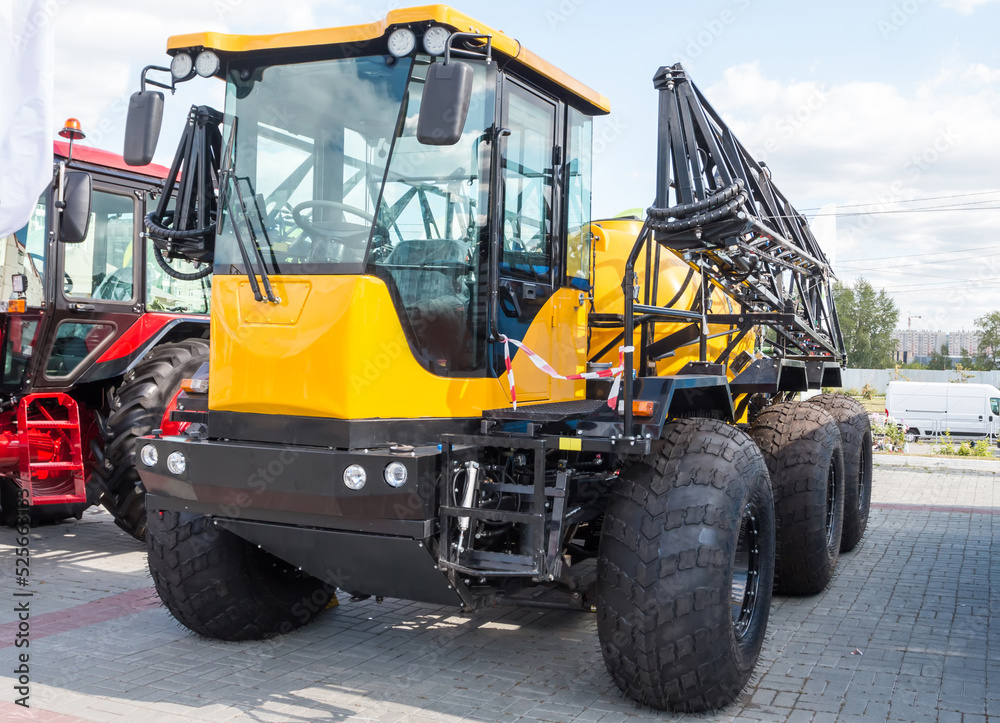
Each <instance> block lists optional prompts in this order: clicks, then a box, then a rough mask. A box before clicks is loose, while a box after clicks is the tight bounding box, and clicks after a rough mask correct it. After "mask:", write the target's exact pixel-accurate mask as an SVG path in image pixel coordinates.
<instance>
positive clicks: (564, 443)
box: [559, 437, 583, 452]
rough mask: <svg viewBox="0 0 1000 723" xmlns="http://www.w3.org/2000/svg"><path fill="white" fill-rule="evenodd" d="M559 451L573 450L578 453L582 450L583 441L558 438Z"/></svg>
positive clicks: (575, 438)
mask: <svg viewBox="0 0 1000 723" xmlns="http://www.w3.org/2000/svg"><path fill="white" fill-rule="evenodd" d="M559 449H573V450H576V451H577V452H579V451H580V450H581V449H583V440H582V439H580V438H579V437H560V438H559Z"/></svg>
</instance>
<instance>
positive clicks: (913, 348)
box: [892, 329, 979, 364]
mask: <svg viewBox="0 0 1000 723" xmlns="http://www.w3.org/2000/svg"><path fill="white" fill-rule="evenodd" d="M892 338H893V339H895V341H896V361H897V362H899V363H901V364H906V363H907V362H911V361H914V360H917V361H924V360H926V358H927V357H930V355H931V354H933V353H934V352H939V351H941V347H942V346H943V345H947V347H948V356H952V357H955V358H958V357H960V356H961V355H962V350H963V349H964V350H965V351H967V352H969V354H970V355H972V356H975V355H976V352H978V351H979V334H978V333H976V332H974V331H920V330H917V329H897V330H896V331H894V332H893V333H892Z"/></svg>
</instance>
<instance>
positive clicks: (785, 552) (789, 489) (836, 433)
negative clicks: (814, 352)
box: [750, 402, 844, 595]
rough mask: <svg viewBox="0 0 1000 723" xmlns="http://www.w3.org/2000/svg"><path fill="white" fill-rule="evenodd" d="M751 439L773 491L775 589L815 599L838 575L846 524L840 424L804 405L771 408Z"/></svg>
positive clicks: (754, 428) (790, 403)
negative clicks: (769, 477)
mask: <svg viewBox="0 0 1000 723" xmlns="http://www.w3.org/2000/svg"><path fill="white" fill-rule="evenodd" d="M750 436H751V437H753V439H754V441H756V442H757V444H758V445H759V446H760V450H761V452H763V454H764V459H765V460H766V461H767V469H768V472H770V474H771V487H772V489H773V491H774V516H775V519H776V521H777V542H776V546H775V547H776V558H777V559H776V562H775V572H774V580H775V590H776V591H777V592H779V593H784V594H786V595H814V594H816V593H818V592H821V591H822V590H823V588H825V587H826V585H827V584H828V583H829V582H830V579H831V578H832V577H833V570H834V568H835V567H836V565H837V558H838V557H839V555H840V541H841V536H842V532H843V526H844V448H843V443H842V442H841V439H840V430H839V429H838V427H837V422H836V420H835V419H834V418H833V417H831V416H830V414H829V413H827V412H825V411H823V410H822V409H820V408H818V407H814V406H812V405H810V404H807V403H804V402H784V403H782V404H775V405H774V406H771V407H768V408H767V409H765V410H764V411H763V412H761V414H760V416H759V417H757V421H756V422H754V425H753V427H751V429H750Z"/></svg>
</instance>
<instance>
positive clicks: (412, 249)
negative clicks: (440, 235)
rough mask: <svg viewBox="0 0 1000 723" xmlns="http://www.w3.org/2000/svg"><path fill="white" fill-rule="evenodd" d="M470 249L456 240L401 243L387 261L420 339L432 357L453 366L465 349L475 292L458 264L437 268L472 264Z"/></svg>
mask: <svg viewBox="0 0 1000 723" xmlns="http://www.w3.org/2000/svg"><path fill="white" fill-rule="evenodd" d="M468 248H469V247H468V244H465V243H463V242H461V241H456V240H455V239H428V240H413V241H400V242H399V243H398V244H397V245H396V247H395V248H393V250H392V252H390V253H389V255H388V256H387V257H386V259H385V261H384V262H383V264H382V265H383V266H384V267H385V269H386V270H387V271H388V272H389V274H390V276H392V279H393V281H394V282H395V284H396V288H397V290H398V291H399V295H400V297H401V298H402V301H403V307H404V308H405V309H406V314H407V316H408V317H409V320H410V325H411V327H412V328H413V332H414V334H415V336H416V338H417V343H418V344H419V345H420V347H421V349H422V350H423V352H424V353H425V354H427V356H429V357H430V358H431V359H434V360H437V361H443V362H445V363H447V364H448V365H449V366H451V365H455V364H456V362H458V361H459V360H460V359H461V358H462V354H463V350H464V348H465V336H466V333H465V332H466V317H467V307H468V302H469V298H468V297H469V290H468V289H467V288H466V287H465V286H464V284H461V282H460V281H459V277H460V276H461V275H462V274H461V273H460V271H459V269H458V268H457V267H456V266H451V267H449V268H432V267H434V266H435V264H440V265H441V266H444V265H445V264H465V263H467V262H468V255H469V251H468ZM428 267H431V268H428Z"/></svg>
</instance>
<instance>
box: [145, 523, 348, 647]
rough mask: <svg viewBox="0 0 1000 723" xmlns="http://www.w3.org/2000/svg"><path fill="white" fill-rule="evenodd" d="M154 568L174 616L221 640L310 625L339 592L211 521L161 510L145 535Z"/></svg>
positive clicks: (267, 635) (155, 580)
mask: <svg viewBox="0 0 1000 723" xmlns="http://www.w3.org/2000/svg"><path fill="white" fill-rule="evenodd" d="M146 544H147V550H148V560H149V571H150V573H151V574H152V576H153V583H154V584H155V586H156V592H157V594H159V596H160V599H161V600H162V601H163V604H164V605H166V606H167V609H168V610H169V611H170V614H171V615H173V616H174V617H175V618H176V619H177V620H178V622H180V623H181V624H182V625H184V626H185V627H186V628H189V629H190V630H192V631H194V632H196V633H198V634H199V635H204V636H206V637H209V638H216V639H218V640H259V639H261V638H270V637H274V636H275V635H283V634H285V633H288V632H291V631H292V630H294V629H296V628H298V627H301V626H302V625H305V624H306V623H308V622H309V621H311V620H312V619H313V618H314V617H316V615H318V614H319V613H320V612H321V611H322V610H324V609H325V608H326V606H327V604H328V603H329V602H330V600H331V598H332V597H333V593H334V589H333V587H331V586H328V585H326V584H325V583H323V582H322V581H321V580H318V579H317V578H315V577H311V576H309V575H306V574H304V573H301V572H299V571H298V570H297V569H295V568H294V567H293V566H291V565H289V564H288V563H286V562H284V561H282V560H279V559H278V558H276V557H274V556H273V555H271V554H270V553H267V552H265V551H264V550H261V549H260V548H258V547H257V546H256V545H252V544H250V543H249V542H247V541H246V540H244V539H243V538H241V537H239V536H237V535H234V534H233V533H232V532H229V531H228V530H224V529H222V528H219V527H216V526H215V525H213V524H212V520H211V518H209V517H204V516H201V515H194V514H191V513H180V512H169V511H161V512H156V513H154V514H153V515H152V516H151V517H150V519H149V526H148V529H147V533H146Z"/></svg>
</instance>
